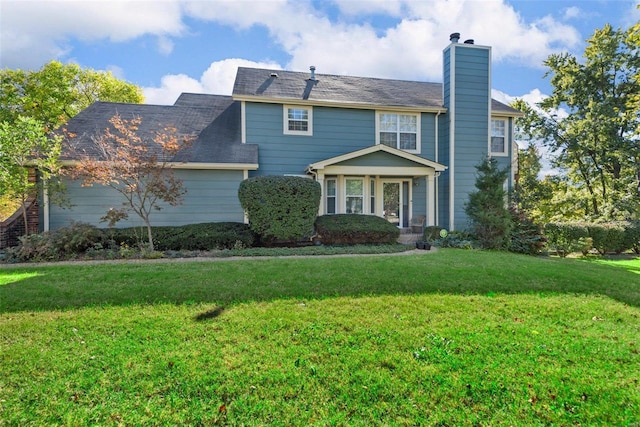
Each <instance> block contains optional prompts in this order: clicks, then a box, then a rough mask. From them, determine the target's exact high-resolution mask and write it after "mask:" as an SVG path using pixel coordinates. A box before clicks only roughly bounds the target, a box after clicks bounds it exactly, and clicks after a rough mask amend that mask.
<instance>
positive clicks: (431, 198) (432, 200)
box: [425, 175, 436, 225]
mask: <svg viewBox="0 0 640 427" xmlns="http://www.w3.org/2000/svg"><path fill="white" fill-rule="evenodd" d="M425 180H426V181H427V225H436V219H435V218H436V186H435V181H434V176H433V175H427V176H425Z"/></svg>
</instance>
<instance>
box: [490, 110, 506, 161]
mask: <svg viewBox="0 0 640 427" xmlns="http://www.w3.org/2000/svg"><path fill="white" fill-rule="evenodd" d="M507 148H508V147H507V121H506V120H504V119H492V120H491V154H493V155H498V156H506V155H507V154H508V152H507Z"/></svg>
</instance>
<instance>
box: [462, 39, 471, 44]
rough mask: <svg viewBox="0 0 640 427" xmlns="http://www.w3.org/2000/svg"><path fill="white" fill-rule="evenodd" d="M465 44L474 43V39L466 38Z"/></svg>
mask: <svg viewBox="0 0 640 427" xmlns="http://www.w3.org/2000/svg"><path fill="white" fill-rule="evenodd" d="M464 44H473V39H468V40H465V41H464Z"/></svg>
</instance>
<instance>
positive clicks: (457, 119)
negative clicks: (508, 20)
mask: <svg viewBox="0 0 640 427" xmlns="http://www.w3.org/2000/svg"><path fill="white" fill-rule="evenodd" d="M116 112H117V113H119V114H120V115H121V116H122V117H123V118H125V119H126V118H133V117H136V116H139V117H141V118H142V126H141V128H140V132H150V131H151V129H152V127H153V126H155V125H157V124H158V123H162V124H173V125H174V126H176V127H177V128H178V131H179V132H180V133H183V134H190V135H195V136H196V139H195V141H194V143H193V145H192V146H191V147H190V148H189V149H188V150H186V151H185V152H183V153H180V154H179V155H178V156H177V157H176V158H175V159H173V165H174V167H175V171H176V174H177V176H178V177H179V178H181V179H182V180H183V183H184V185H185V187H186V189H187V191H188V192H187V194H186V196H185V201H184V203H183V204H182V205H180V206H176V207H171V206H167V207H165V208H164V209H163V210H161V211H159V212H157V213H154V215H153V216H152V220H153V222H154V224H155V225H179V224H187V223H198V222H218V221H238V222H242V221H244V220H245V216H244V212H243V210H242V208H241V206H240V203H239V201H238V197H237V190H238V186H239V184H240V182H241V181H242V180H244V179H246V178H249V177H253V176H258V175H295V176H304V177H308V178H310V179H314V180H316V181H317V182H319V183H320V185H321V188H322V200H321V204H320V210H319V214H334V213H357V214H368V215H378V216H384V217H385V218H387V219H388V220H389V221H391V222H393V223H395V224H397V226H398V227H401V228H407V227H409V225H410V221H411V219H412V218H414V217H421V218H425V221H424V223H425V224H426V225H439V226H441V227H444V228H447V229H464V228H466V227H467V226H468V221H467V217H466V215H465V213H464V205H465V203H466V202H467V199H468V194H469V193H470V192H471V191H474V190H475V187H474V184H475V176H476V169H475V166H476V165H477V164H478V163H480V162H481V160H482V159H483V158H484V157H485V156H487V155H490V156H491V157H493V158H496V159H497V160H498V162H499V163H500V165H501V166H503V167H504V166H509V165H511V166H513V165H515V162H516V159H517V147H516V146H515V144H514V140H513V127H514V118H516V117H518V116H520V115H521V113H520V112H518V111H517V110H514V109H512V108H510V107H509V106H507V105H504V104H502V103H500V102H498V101H496V100H494V99H492V98H491V48H490V47H488V46H480V45H476V44H474V43H473V41H472V40H467V41H466V42H464V43H460V42H459V35H458V34H456V33H454V34H452V35H451V39H450V43H449V45H448V46H447V47H446V48H445V49H444V51H443V83H426V82H418V81H401V80H389V79H378V78H369V77H352V76H340V75H329V74H322V73H316V70H315V67H311V68H310V71H309V72H308V73H307V72H292V71H283V70H267V69H255V68H239V69H238V72H237V75H236V80H235V85H234V88H233V95H232V96H231V97H228V96H218V95H203V94H182V95H181V96H180V97H179V98H178V100H177V101H176V102H175V104H174V105H171V106H156V105H131V104H117V103H104V102H98V103H95V104H93V105H91V106H90V107H88V108H87V109H86V110H84V111H82V112H81V113H80V114H78V115H77V116H76V117H74V118H73V119H71V120H70V121H69V123H68V124H67V126H66V128H67V129H68V131H69V132H71V133H73V134H74V135H76V136H75V138H74V139H73V140H72V141H71V143H72V144H74V145H75V146H83V145H86V146H87V147H88V146H89V145H88V144H89V142H90V140H91V137H92V136H94V135H95V134H96V133H99V132H100V131H101V130H103V129H105V128H106V127H107V125H108V120H109V119H110V118H111V117H112V116H113V115H114V114H116ZM64 161H65V162H68V164H70V165H71V164H73V162H74V161H77V159H76V158H74V155H73V154H71V152H67V154H66V157H64ZM514 173H515V167H512V168H511V176H510V178H509V179H508V182H505V186H506V187H508V188H510V187H512V186H513V184H514ZM67 187H68V194H69V197H70V199H71V203H72V205H73V206H72V207H71V208H70V209H69V208H67V209H65V208H61V207H58V206H56V205H54V204H51V203H48V201H47V200H46V199H47V198H46V194H45V195H44V196H45V197H44V199H45V200H44V203H43V206H42V208H41V211H42V212H41V217H42V224H41V226H42V227H43V228H44V229H49V228H51V229H54V228H57V227H61V226H65V225H67V224H69V222H70V221H72V220H75V221H83V222H88V223H92V224H96V225H99V219H100V218H101V217H102V216H104V214H105V212H106V211H107V210H108V209H109V208H110V207H119V206H120V205H121V203H122V200H121V198H120V196H119V195H118V194H117V193H115V192H113V191H111V190H109V189H107V188H105V187H100V186H93V187H83V186H82V185H81V183H80V182H79V181H71V180H68V182H67ZM138 224H139V222H138V221H137V219H136V218H134V217H131V218H130V219H128V220H127V221H124V222H122V223H120V224H119V225H120V226H132V225H138Z"/></svg>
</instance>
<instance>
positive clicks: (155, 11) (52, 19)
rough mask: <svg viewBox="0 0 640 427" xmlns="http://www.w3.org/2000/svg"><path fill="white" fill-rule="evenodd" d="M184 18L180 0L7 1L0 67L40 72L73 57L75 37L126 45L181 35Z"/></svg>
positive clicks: (1, 17) (1, 18)
mask: <svg viewBox="0 0 640 427" xmlns="http://www.w3.org/2000/svg"><path fill="white" fill-rule="evenodd" d="M181 15H182V14H181V5H180V2H179V1H178V0H175V1H173V0H163V1H155V2H150V1H128V0H111V1H108V2H106V1H44V0H41V1H15V0H14V1H3V2H2V14H0V46H1V47H0V48H1V49H2V50H1V52H0V56H1V58H2V64H0V65H1V66H2V67H9V68H37V67H39V66H40V65H42V64H44V63H45V62H47V61H48V60H50V59H54V58H60V57H61V56H63V55H65V54H67V53H69V52H70V48H69V46H68V41H69V40H71V39H77V40H82V41H93V40H102V39H107V40H110V41H112V42H122V41H126V40H131V39H134V38H136V37H140V36H143V35H147V34H150V35H156V36H160V37H164V36H170V35H171V36H177V35H180V34H182V33H183V32H184V31H185V29H186V27H185V26H184V24H183V23H182V16H181ZM159 46H160V47H161V49H166V45H165V46H163V45H162V43H161V44H160V45H159ZM25 52H29V54H28V55H25Z"/></svg>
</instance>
